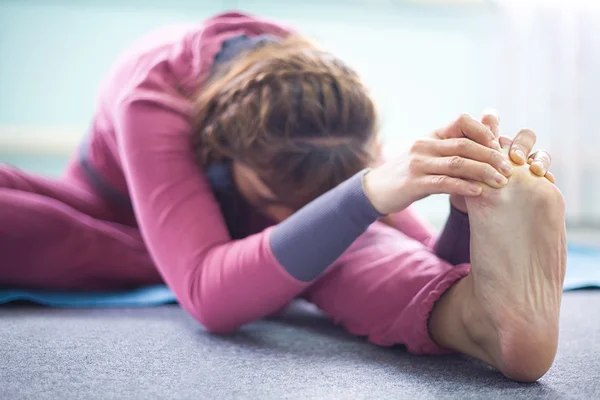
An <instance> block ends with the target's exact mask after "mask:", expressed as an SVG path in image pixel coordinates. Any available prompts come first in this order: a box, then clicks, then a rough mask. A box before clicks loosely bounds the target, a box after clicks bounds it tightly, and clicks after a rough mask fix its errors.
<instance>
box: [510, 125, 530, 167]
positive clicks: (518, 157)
mask: <svg viewBox="0 0 600 400" xmlns="http://www.w3.org/2000/svg"><path fill="white" fill-rule="evenodd" d="M535 141H536V136H535V133H534V132H533V131H532V130H531V129H521V130H520V131H519V133H517V136H515V138H514V139H513V143H512V145H511V146H510V152H509V155H510V159H511V160H512V161H513V162H514V163H515V164H519V165H523V164H525V162H526V161H527V156H528V155H529V153H531V150H533V146H534V145H535Z"/></svg>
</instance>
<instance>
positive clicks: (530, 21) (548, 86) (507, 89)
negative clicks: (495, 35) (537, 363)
mask: <svg viewBox="0 0 600 400" xmlns="http://www.w3.org/2000/svg"><path fill="white" fill-rule="evenodd" d="M594 3H595V1H589V2H583V1H581V2H577V1H552V2H551V1H546V2H541V1H538V2H532V1H505V2H500V4H501V6H500V13H501V24H500V30H501V32H500V35H499V39H500V40H498V42H497V43H496V44H497V45H498V46H497V48H496V53H497V55H496V60H497V62H498V68H497V70H496V73H497V74H498V80H497V82H498V85H497V88H496V90H497V94H498V100H499V103H500V104H499V105H498V107H499V108H500V109H501V111H502V114H503V115H506V116H507V117H506V119H505V120H503V121H502V125H503V127H504V128H506V129H509V130H510V131H514V130H516V129H518V128H520V127H524V126H531V127H535V130H536V131H537V132H539V137H538V144H539V146H540V147H543V148H547V149H548V150H549V151H550V152H551V154H552V156H553V163H552V171H553V172H554V173H555V175H556V177H557V183H558V186H559V187H560V189H561V190H562V192H563V194H564V196H565V199H566V202H567V213H568V220H569V222H570V223H572V224H574V225H578V224H582V225H596V226H600V153H599V148H600V12H599V9H598V5H595V4H594Z"/></svg>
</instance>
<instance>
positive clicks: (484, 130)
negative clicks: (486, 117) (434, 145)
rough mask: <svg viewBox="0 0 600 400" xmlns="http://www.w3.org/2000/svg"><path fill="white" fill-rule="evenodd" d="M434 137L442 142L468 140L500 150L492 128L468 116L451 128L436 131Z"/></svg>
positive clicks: (463, 115)
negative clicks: (446, 140)
mask: <svg viewBox="0 0 600 400" xmlns="http://www.w3.org/2000/svg"><path fill="white" fill-rule="evenodd" d="M434 137H435V138H436V139H442V140H444V139H457V138H468V139H471V140H473V141H475V142H477V143H479V144H481V145H483V146H485V147H491V148H493V149H496V150H499V146H498V143H497V141H496V137H495V136H494V133H493V132H492V131H491V130H490V128H488V127H487V126H485V125H484V124H482V123H481V122H479V121H477V120H475V119H473V117H471V116H470V115H468V114H462V115H461V116H460V117H458V119H457V120H456V121H454V122H453V123H452V124H450V126H448V127H446V128H444V129H441V130H438V131H436V132H435V133H434Z"/></svg>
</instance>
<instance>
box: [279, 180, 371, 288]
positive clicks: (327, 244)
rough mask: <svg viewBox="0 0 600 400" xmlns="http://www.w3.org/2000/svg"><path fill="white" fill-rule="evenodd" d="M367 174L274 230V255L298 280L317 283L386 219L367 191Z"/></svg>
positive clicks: (307, 207) (331, 193) (320, 198)
mask: <svg viewBox="0 0 600 400" xmlns="http://www.w3.org/2000/svg"><path fill="white" fill-rule="evenodd" d="M367 171H368V170H363V171H361V172H359V173H358V174H356V175H354V176H353V177H352V178H350V179H348V180H347V181H345V182H343V183H342V184H340V185H339V186H337V187H335V188H334V189H332V190H330V191H329V192H327V193H325V194H323V195H322V196H319V197H318V198H316V199H315V200H313V201H312V202H310V203H309V204H307V205H306V206H305V207H303V208H302V209H300V210H299V211H297V212H296V213H294V214H293V215H292V216H291V217H289V218H288V219H286V220H285V221H283V222H282V223H280V224H279V225H277V226H276V227H275V228H274V230H273V232H272V234H271V248H272V251H273V254H274V255H275V258H277V260H278V261H279V263H280V264H281V265H282V266H283V268H285V269H286V270H287V271H288V272H289V273H290V275H292V276H293V277H294V278H296V279H298V280H301V281H304V282H309V281H311V280H313V279H315V278H316V277H317V276H319V275H320V274H321V273H322V272H323V271H325V270H326V269H327V267H328V266H329V265H331V264H332V263H333V262H334V261H335V260H336V259H337V258H338V257H339V256H341V255H342V253H343V252H344V251H346V249H347V248H348V247H350V245H351V244H352V243H353V242H354V241H355V240H356V239H357V238H358V237H359V236H360V235H361V234H362V233H363V232H364V231H365V230H366V229H367V228H368V227H369V225H371V224H372V223H373V222H375V221H376V220H377V219H378V218H380V217H382V214H380V213H379V212H378V211H377V210H376V209H375V208H374V207H373V205H372V204H371V202H370V201H369V199H368V198H367V196H366V195H365V192H364V190H363V186H362V180H363V176H364V175H365V173H366V172H367Z"/></svg>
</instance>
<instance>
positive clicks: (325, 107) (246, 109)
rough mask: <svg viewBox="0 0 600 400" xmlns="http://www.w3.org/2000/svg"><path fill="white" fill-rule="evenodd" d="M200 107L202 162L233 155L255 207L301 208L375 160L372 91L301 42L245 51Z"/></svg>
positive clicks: (205, 94)
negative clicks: (369, 92) (370, 93)
mask: <svg viewBox="0 0 600 400" xmlns="http://www.w3.org/2000/svg"><path fill="white" fill-rule="evenodd" d="M197 106H198V112H199V113H198V122H197V123H198V125H197V126H198V130H197V132H196V134H195V137H194V139H195V146H196V149H197V151H198V154H199V157H200V160H201V162H202V164H203V165H204V166H207V165H209V164H211V163H214V162H222V161H232V162H233V165H234V175H235V180H236V184H237V186H238V188H239V189H240V191H241V192H242V194H243V195H244V196H245V197H246V198H247V199H248V200H249V201H250V202H251V203H253V204H254V205H258V206H261V207H263V205H262V204H261V203H265V204H266V205H265V206H264V207H267V206H269V207H276V206H279V207H284V208H286V209H290V210H295V209H297V208H299V207H301V206H303V205H304V204H306V203H308V202H309V201H311V200H313V199H314V198H316V197H318V196H319V195H321V194H322V193H324V192H326V191H328V190H329V189H331V188H333V187H335V186H336V185H338V184H340V183H341V182H343V181H344V180H346V179H347V178H349V177H350V176H352V175H354V174H355V173H356V172H358V171H360V170H361V169H363V168H365V167H367V166H369V165H370V164H371V163H372V162H373V161H374V157H375V151H374V149H375V147H376V134H377V132H376V131H377V126H376V120H377V118H376V112H375V106H374V104H373V102H372V100H371V98H370V96H369V94H368V92H367V90H366V88H365V87H364V86H363V84H362V83H361V81H360V80H359V78H358V77H357V75H356V73H355V72H354V71H352V70H351V69H350V68H348V67H347V66H346V65H344V64H343V63H342V62H341V61H340V60H338V59H336V58H335V57H333V56H332V55H330V54H328V53H326V52H324V51H322V50H319V49H318V48H316V47H315V46H314V45H312V44H310V43H308V42H307V41H304V40H302V39H300V38H288V39H285V40H284V41H282V42H280V43H269V44H265V45H263V46H260V47H259V48H256V49H253V50H251V51H248V52H245V53H243V54H240V55H239V56H238V57H236V58H235V59H233V60H232V61H231V62H229V63H228V64H227V65H225V66H223V67H222V68H221V69H220V70H219V71H218V73H217V75H215V76H214V77H213V78H212V79H211V80H210V81H209V82H208V83H207V84H206V86H205V87H204V88H203V91H202V93H201V94H200V96H199V98H198V104H197ZM267 203H268V204H267ZM264 207H263V208H264Z"/></svg>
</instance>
